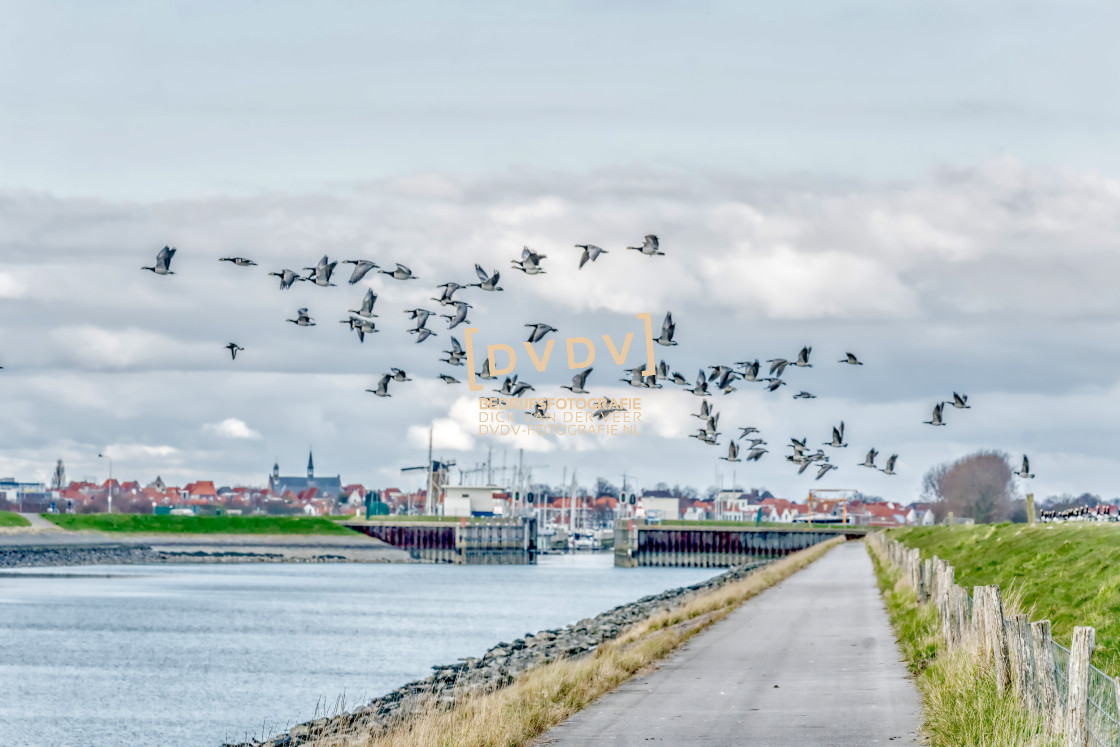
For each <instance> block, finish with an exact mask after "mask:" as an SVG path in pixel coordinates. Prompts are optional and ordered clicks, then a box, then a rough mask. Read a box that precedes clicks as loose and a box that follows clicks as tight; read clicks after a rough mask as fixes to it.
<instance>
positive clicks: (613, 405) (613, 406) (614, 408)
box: [591, 399, 626, 420]
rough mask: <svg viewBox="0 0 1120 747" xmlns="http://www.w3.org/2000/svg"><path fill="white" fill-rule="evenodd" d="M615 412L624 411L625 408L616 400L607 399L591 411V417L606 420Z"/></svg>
mask: <svg viewBox="0 0 1120 747" xmlns="http://www.w3.org/2000/svg"><path fill="white" fill-rule="evenodd" d="M616 412H626V408H625V407H622V406H621V405H619V404H618V403H617V402H611V401H610V400H609V399H608V400H607V404H605V405H603V406H602V407H600V408H599V409H597V410H595V411H594V412H592V413H591V417H593V418H595V419H596V420H606V419H607V418H608V417H610V416H611V415H612V414H613V413H616Z"/></svg>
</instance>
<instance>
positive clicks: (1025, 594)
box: [888, 524, 1120, 675]
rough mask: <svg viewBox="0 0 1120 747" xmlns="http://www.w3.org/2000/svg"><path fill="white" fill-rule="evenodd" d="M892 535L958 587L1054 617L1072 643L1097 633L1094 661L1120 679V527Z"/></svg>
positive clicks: (927, 530)
mask: <svg viewBox="0 0 1120 747" xmlns="http://www.w3.org/2000/svg"><path fill="white" fill-rule="evenodd" d="M888 536H891V537H894V538H895V539H897V540H899V541H901V542H903V543H905V544H907V545H909V546H910V547H916V548H918V549H920V550H921V551H922V556H923V557H929V556H930V555H937V556H938V557H940V558H943V559H944V560H947V561H949V562H950V563H952V564H953V565H954V566H955V567H956V571H957V583H959V584H960V585H962V586H965V587H969V589H970V593H971V587H973V586H981V585H985V584H999V585H1000V588H1001V589H1004V590H1013V591H1015V592H1017V593H1018V594H1019V595H1020V596H1021V598H1022V601H1023V607H1024V610H1025V611H1026V612H1028V613H1029V614H1030V617H1031V619H1032V620H1042V619H1049V620H1050V623H1051V625H1052V626H1053V631H1054V638H1055V639H1057V640H1058V641H1059V642H1061V643H1063V644H1065V645H1067V646H1068V645H1069V640H1070V636H1071V635H1072V634H1073V628H1074V626H1076V625H1092V626H1093V627H1094V628H1096V630H1097V634H1096V651H1095V652H1094V653H1093V663H1094V664H1096V665H1097V666H1098V667H1100V668H1101V669H1103V670H1104V671H1105V672H1108V673H1109V674H1112V675H1116V674H1117V673H1120V527H1117V526H1114V525H1109V524H1105V525H1096V524H1040V525H1037V526H1035V527H1030V526H1028V525H1026V524H989V525H984V526H976V527H967V526H954V527H942V526H939V527H915V528H913V529H902V530H892V531H891V532H889V533H888Z"/></svg>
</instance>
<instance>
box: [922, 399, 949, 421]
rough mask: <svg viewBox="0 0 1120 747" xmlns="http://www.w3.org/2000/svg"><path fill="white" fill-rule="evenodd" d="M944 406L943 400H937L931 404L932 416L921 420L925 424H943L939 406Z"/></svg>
mask: <svg viewBox="0 0 1120 747" xmlns="http://www.w3.org/2000/svg"><path fill="white" fill-rule="evenodd" d="M944 406H945V403H944V402H938V403H937V404H936V405H934V406H933V418H932V419H931V420H923V421H922V422H923V423H925V424H926V425H945V423H944V422H943V421H942V420H941V408H942V407H944Z"/></svg>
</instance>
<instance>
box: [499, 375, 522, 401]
mask: <svg viewBox="0 0 1120 747" xmlns="http://www.w3.org/2000/svg"><path fill="white" fill-rule="evenodd" d="M516 383H517V374H514V375H513V376H507V377H505V379H503V380H502V385H501V387H499V388H497V389H495V390H494V391H495V392H497V393H498V394H504V395H506V396H507V397H508V396H509V395H511V394H513V385H514V384H516Z"/></svg>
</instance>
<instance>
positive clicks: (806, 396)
mask: <svg viewBox="0 0 1120 747" xmlns="http://www.w3.org/2000/svg"><path fill="white" fill-rule="evenodd" d="M793 398H794V399H816V398H817V395H815V394H809V393H808V392H798V393H797V394H795V395H793Z"/></svg>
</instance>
